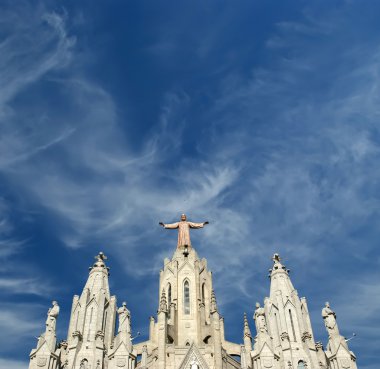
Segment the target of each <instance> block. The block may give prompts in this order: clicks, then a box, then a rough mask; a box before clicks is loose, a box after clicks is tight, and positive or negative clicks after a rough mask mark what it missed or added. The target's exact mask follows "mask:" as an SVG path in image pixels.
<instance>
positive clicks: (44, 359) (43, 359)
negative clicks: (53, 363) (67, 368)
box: [37, 356, 47, 367]
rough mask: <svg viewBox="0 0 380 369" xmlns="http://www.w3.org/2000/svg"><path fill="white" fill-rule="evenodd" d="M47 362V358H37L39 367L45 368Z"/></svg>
mask: <svg viewBox="0 0 380 369" xmlns="http://www.w3.org/2000/svg"><path fill="white" fill-rule="evenodd" d="M46 362H47V357H46V356H40V357H39V358H37V366H39V367H42V366H45V365H46Z"/></svg>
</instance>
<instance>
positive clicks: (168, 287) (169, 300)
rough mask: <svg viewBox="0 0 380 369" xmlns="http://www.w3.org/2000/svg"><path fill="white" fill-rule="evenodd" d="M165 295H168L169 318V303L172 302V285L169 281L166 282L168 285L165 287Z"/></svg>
mask: <svg viewBox="0 0 380 369" xmlns="http://www.w3.org/2000/svg"><path fill="white" fill-rule="evenodd" d="M166 295H167V296H168V307H169V311H168V317H169V318H170V311H171V309H170V304H171V303H172V285H171V284H170V283H168V286H167V288H166Z"/></svg>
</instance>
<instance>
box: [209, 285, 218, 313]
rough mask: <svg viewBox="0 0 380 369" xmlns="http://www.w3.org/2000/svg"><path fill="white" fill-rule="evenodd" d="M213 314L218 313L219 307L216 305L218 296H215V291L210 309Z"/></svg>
mask: <svg viewBox="0 0 380 369" xmlns="http://www.w3.org/2000/svg"><path fill="white" fill-rule="evenodd" d="M210 310H211V312H214V311H217V310H218V307H217V305H216V296H215V291H214V290H212V291H211V307H210Z"/></svg>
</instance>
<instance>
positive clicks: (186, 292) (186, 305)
mask: <svg viewBox="0 0 380 369" xmlns="http://www.w3.org/2000/svg"><path fill="white" fill-rule="evenodd" d="M183 312H184V314H186V315H188V314H190V285H189V281H187V280H186V281H185V282H184V284H183Z"/></svg>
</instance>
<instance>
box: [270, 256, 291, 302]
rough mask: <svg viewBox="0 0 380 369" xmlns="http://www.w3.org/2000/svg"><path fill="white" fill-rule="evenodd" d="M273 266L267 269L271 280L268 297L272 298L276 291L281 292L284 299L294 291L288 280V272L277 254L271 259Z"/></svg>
mask: <svg viewBox="0 0 380 369" xmlns="http://www.w3.org/2000/svg"><path fill="white" fill-rule="evenodd" d="M272 260H273V266H272V268H271V269H269V278H270V279H271V286H270V297H271V298H274V296H275V294H276V291H281V293H282V294H283V296H284V297H286V296H291V295H292V293H293V292H294V291H295V289H294V287H293V284H292V282H291V280H290V278H289V273H290V270H289V269H287V268H286V266H285V265H284V264H282V262H281V257H280V255H279V254H277V253H276V254H274V255H273V257H272Z"/></svg>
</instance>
